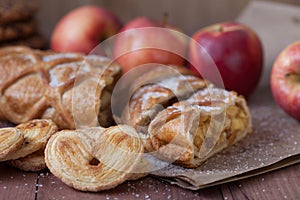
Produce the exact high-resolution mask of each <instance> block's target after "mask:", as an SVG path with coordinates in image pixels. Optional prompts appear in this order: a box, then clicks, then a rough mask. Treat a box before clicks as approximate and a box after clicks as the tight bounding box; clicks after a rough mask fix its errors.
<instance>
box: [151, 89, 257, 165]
mask: <svg viewBox="0 0 300 200" xmlns="http://www.w3.org/2000/svg"><path fill="white" fill-rule="evenodd" d="M148 131H149V134H150V138H151V142H152V144H153V147H154V149H155V155H156V156H158V157H159V158H161V159H164V160H167V161H170V162H174V161H175V163H176V164H179V165H182V166H184V167H191V168H193V167H197V166H199V165H201V163H203V162H204V161H205V160H207V159H208V158H210V157H211V156H212V155H214V154H216V153H217V152H219V151H221V150H222V149H224V148H226V147H229V146H230V145H232V144H234V143H235V142H237V141H239V140H240V139H242V138H243V137H245V136H246V135H247V134H248V133H250V132H251V131H252V122H251V114H250V111H249V108H248V106H247V104H246V101H245V99H244V98H243V97H241V96H238V95H237V94H236V93H235V92H228V91H226V90H223V89H218V88H207V89H204V90H200V91H198V92H196V93H195V94H194V95H192V96H191V97H190V98H188V99H187V100H185V101H181V102H177V103H174V104H173V105H171V106H169V107H167V108H166V109H165V110H163V111H161V112H160V113H158V114H157V116H156V117H155V118H154V119H153V120H152V121H151V123H150V125H149V129H148Z"/></svg>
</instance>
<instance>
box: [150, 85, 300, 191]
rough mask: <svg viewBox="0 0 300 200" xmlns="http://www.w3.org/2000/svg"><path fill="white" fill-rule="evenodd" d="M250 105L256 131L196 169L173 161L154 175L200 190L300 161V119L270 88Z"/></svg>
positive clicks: (263, 90)
mask: <svg viewBox="0 0 300 200" xmlns="http://www.w3.org/2000/svg"><path fill="white" fill-rule="evenodd" d="M250 108H251V112H252V116H253V129H254V131H253V133H252V134H249V135H248V136H247V137H246V138H244V139H243V140H242V141H240V142H238V143H237V144H236V145H234V146H232V147H229V148H228V149H226V150H224V151H223V152H221V153H219V154H217V155H215V156H213V157H212V158H210V159H209V160H208V161H207V162H205V163H204V164H203V165H202V166H200V167H198V168H196V169H185V168H182V167H179V166H175V165H172V164H170V165H168V166H167V167H165V168H163V169H161V170H158V171H154V172H151V175H153V176H156V177H161V178H162V179H164V180H167V181H169V182H171V183H172V184H176V185H179V186H181V187H183V188H187V189H191V190H197V189H201V188H205V187H208V186H212V185H217V184H221V183H226V182H230V181H235V180H240V179H244V178H247V177H251V176H254V175H258V174H262V173H266V172H269V171H272V170H275V169H279V168H282V167H285V166H288V165H292V164H295V163H298V162H300V123H299V122H298V121H296V120H294V119H293V118H291V117H289V116H288V115H287V114H285V113H284V112H283V111H282V110H281V109H280V108H279V107H278V106H277V105H276V104H275V103H274V101H273V100H272V97H271V95H270V91H269V90H268V89H260V90H259V91H258V92H257V94H256V96H255V97H254V99H252V100H251V99H250ZM156 162H160V161H156ZM156 164H157V163H156ZM161 164H165V163H163V162H161Z"/></svg>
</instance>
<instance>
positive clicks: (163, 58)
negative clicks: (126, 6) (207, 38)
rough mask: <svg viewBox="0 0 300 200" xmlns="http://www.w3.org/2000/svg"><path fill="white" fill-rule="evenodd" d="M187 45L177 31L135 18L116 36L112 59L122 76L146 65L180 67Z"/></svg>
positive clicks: (161, 24) (183, 37) (142, 18)
mask: <svg viewBox="0 0 300 200" xmlns="http://www.w3.org/2000/svg"><path fill="white" fill-rule="evenodd" d="M187 45H188V42H187V38H186V37H185V36H184V35H183V34H182V33H181V32H179V31H177V30H176V28H173V27H170V26H169V25H164V24H163V23H159V22H157V21H154V20H151V19H148V18H145V17H138V18H136V19H133V20H132V21H130V22H129V23H127V24H126V25H125V26H124V27H123V29H122V30H121V33H120V34H119V35H118V36H117V38H116V41H115V43H114V50H113V55H114V58H115V59H116V61H117V62H118V63H119V64H120V65H121V66H122V67H123V70H124V72H127V71H129V70H130V69H132V68H134V67H136V66H139V65H142V64H147V63H160V64H175V65H183V64H184V62H185V58H184V56H185V52H186V49H187Z"/></svg>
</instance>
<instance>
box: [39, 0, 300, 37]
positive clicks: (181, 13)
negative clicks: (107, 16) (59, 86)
mask: <svg viewBox="0 0 300 200" xmlns="http://www.w3.org/2000/svg"><path fill="white" fill-rule="evenodd" d="M252 1H253V0H252ZM268 1H270V2H281V3H288V4H291V5H300V1H299V0H268ZM249 2H251V0H209V1H206V0H121V1H120V0H51V1H49V0H40V10H39V13H38V19H39V22H40V27H41V31H42V33H43V34H44V35H45V36H46V37H50V35H51V32H52V30H53V28H54V26H55V24H56V22H57V21H58V20H59V19H60V18H61V17H62V16H63V15H64V14H65V13H67V12H68V11H70V10H71V9H73V8H76V7H78V6H80V5H84V4H96V5H102V6H105V7H107V8H108V9H110V10H112V11H113V12H114V13H115V14H117V15H118V16H119V17H120V18H121V20H122V21H123V23H125V22H127V21H129V20H130V19H132V18H134V17H136V16H148V17H151V18H154V19H157V20H160V19H162V18H163V16H164V13H166V12H167V13H168V14H169V18H168V22H169V23H170V24H173V25H175V26H177V27H180V28H181V29H182V30H183V31H184V32H185V33H186V34H188V35H191V34H193V33H194V32H195V31H196V30H198V29H199V28H201V27H203V26H206V25H209V24H212V23H216V22H221V21H227V20H234V19H236V17H237V16H238V15H239V14H240V13H241V12H242V11H243V9H244V8H245V7H246V5H247V4H248V3H249Z"/></svg>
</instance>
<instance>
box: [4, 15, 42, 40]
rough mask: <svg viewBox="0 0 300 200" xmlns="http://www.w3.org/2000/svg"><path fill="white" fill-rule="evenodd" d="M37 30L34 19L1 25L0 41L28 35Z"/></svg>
mask: <svg viewBox="0 0 300 200" xmlns="http://www.w3.org/2000/svg"><path fill="white" fill-rule="evenodd" d="M36 31H37V22H36V21H35V20H34V19H30V20H28V21H22V22H15V23H12V24H7V25H2V26H0V42H6V41H11V40H16V39H20V38H24V37H27V36H29V35H31V34H33V33H34V32H36Z"/></svg>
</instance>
